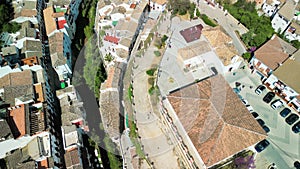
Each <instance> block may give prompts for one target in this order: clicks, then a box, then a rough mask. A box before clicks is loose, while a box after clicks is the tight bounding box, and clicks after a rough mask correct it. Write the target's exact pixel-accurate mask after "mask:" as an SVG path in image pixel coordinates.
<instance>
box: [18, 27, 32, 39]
mask: <svg viewBox="0 0 300 169" xmlns="http://www.w3.org/2000/svg"><path fill="white" fill-rule="evenodd" d="M35 32H36V30H35V29H34V28H22V29H21V30H20V35H19V39H22V38H25V37H31V38H35V34H36V33H35Z"/></svg>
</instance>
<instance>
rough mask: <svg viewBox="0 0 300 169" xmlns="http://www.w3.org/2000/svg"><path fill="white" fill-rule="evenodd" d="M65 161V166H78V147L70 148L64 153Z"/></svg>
mask: <svg viewBox="0 0 300 169" xmlns="http://www.w3.org/2000/svg"><path fill="white" fill-rule="evenodd" d="M65 161H66V167H67V168H68V167H76V166H78V167H80V160H79V155H78V149H77V147H76V148H72V149H69V150H67V151H66V153H65Z"/></svg>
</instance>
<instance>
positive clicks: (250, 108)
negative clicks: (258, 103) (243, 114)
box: [246, 104, 254, 112]
mask: <svg viewBox="0 0 300 169" xmlns="http://www.w3.org/2000/svg"><path fill="white" fill-rule="evenodd" d="M246 108H247V109H248V111H249V112H253V111H254V110H253V107H252V106H250V105H249V104H248V105H246Z"/></svg>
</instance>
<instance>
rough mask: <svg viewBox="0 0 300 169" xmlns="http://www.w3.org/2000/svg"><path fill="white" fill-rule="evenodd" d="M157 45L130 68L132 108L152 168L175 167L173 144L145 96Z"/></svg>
mask: <svg viewBox="0 0 300 169" xmlns="http://www.w3.org/2000/svg"><path fill="white" fill-rule="evenodd" d="M169 24H170V23H169V21H168V20H167V21H165V22H163V23H162V24H161V26H160V27H159V30H158V32H159V33H161V34H164V33H166V32H164V31H166V29H165V28H166V27H167V26H168V25H169ZM155 50H157V48H156V47H154V46H153V44H152V45H151V46H149V48H148V50H147V51H146V52H145V54H144V56H142V57H136V58H135V64H134V68H136V69H133V74H134V76H133V95H134V103H135V106H134V109H135V111H136V121H137V128H138V134H139V136H140V137H141V143H142V145H143V148H144V151H145V153H146V154H148V157H149V159H150V161H151V162H153V164H154V167H155V168H166V166H168V169H177V168H179V165H178V162H177V156H176V155H175V153H174V152H173V148H174V147H173V145H172V143H171V142H170V140H169V139H168V138H167V136H166V135H165V134H164V133H163V131H162V129H161V126H162V124H161V121H160V119H159V118H158V117H157V116H156V114H155V113H154V110H153V107H152V105H151V103H150V100H149V95H148V89H149V84H148V78H149V76H148V75H147V74H146V70H148V69H150V68H151V64H152V62H153V60H154V59H156V58H155V57H156V56H155V55H154V51H155Z"/></svg>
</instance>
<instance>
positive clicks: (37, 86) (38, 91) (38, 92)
mask: <svg viewBox="0 0 300 169" xmlns="http://www.w3.org/2000/svg"><path fill="white" fill-rule="evenodd" d="M34 90H35V93H36V95H37V98H36V100H37V101H38V102H44V101H45V99H44V91H43V85H42V83H37V84H34Z"/></svg>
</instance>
